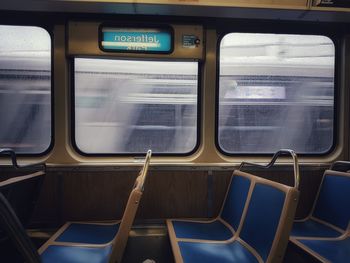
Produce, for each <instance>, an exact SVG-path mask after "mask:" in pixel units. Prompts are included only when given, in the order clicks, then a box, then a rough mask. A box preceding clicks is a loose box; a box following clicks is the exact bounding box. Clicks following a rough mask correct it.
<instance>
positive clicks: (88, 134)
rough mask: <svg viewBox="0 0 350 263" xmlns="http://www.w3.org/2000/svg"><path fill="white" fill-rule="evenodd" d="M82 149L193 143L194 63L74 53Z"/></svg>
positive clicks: (162, 149)
mask: <svg viewBox="0 0 350 263" xmlns="http://www.w3.org/2000/svg"><path fill="white" fill-rule="evenodd" d="M74 64H75V66H74V67H75V69H74V70H75V74H74V76H75V81H74V83H75V87H74V93H75V95H74V104H75V114H74V115H75V116H74V118H75V120H74V122H75V124H74V125H75V132H74V133H75V144H76V147H77V148H78V149H79V150H80V151H81V152H82V153H83V154H137V153H145V152H146V151H147V150H148V149H152V151H153V152H154V153H160V154H188V153H190V152H191V151H193V150H194V149H195V148H196V145H197V137H198V136H197V122H198V121H197V119H198V118H197V111H198V110H197V100H198V62H178V61H172V62H164V61H138V60H116V59H100V58H95V59H87V58H76V59H75V61H74Z"/></svg>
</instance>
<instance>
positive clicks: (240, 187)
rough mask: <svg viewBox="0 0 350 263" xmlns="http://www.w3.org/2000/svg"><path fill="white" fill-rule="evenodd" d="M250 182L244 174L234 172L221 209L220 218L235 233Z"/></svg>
mask: <svg viewBox="0 0 350 263" xmlns="http://www.w3.org/2000/svg"><path fill="white" fill-rule="evenodd" d="M250 185H251V180H250V178H249V176H247V174H246V173H243V172H240V171H237V170H236V171H234V172H233V174H232V177H231V182H230V184H229V186H228V189H227V193H226V197H225V201H224V203H223V206H222V209H221V218H222V219H224V220H225V221H226V222H227V223H229V224H230V225H231V226H232V228H233V229H234V230H235V231H237V229H238V226H239V223H240V221H241V218H242V214H243V209H244V206H245V203H246V200H247V197H248V192H249V188H250Z"/></svg>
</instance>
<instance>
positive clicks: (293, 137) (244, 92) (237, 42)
mask: <svg viewBox="0 0 350 263" xmlns="http://www.w3.org/2000/svg"><path fill="white" fill-rule="evenodd" d="M334 61H335V48H334V44H333V42H332V40H331V39H329V38H328V37H325V36H314V35H286V34H250V33H231V34H227V35H226V36H224V38H223V39H222V41H221V44H220V79H219V94H218V120H217V121H218V125H217V144H218V147H219V148H220V150H221V151H223V152H224V153H227V154H245V153H246V154H257V153H273V152H275V151H276V150H278V149H281V148H290V149H293V150H295V151H296V152H298V153H302V154H322V153H326V152H327V151H329V150H330V149H331V147H332V146H333V137H334V129H333V127H334Z"/></svg>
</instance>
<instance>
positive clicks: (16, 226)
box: [0, 193, 41, 263]
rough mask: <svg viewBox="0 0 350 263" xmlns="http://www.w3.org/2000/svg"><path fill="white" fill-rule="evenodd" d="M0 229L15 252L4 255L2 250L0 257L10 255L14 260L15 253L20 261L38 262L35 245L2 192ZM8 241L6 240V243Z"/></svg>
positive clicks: (0, 199)
mask: <svg viewBox="0 0 350 263" xmlns="http://www.w3.org/2000/svg"><path fill="white" fill-rule="evenodd" d="M0 230H2V231H3V233H5V234H6V236H7V237H8V239H9V240H11V241H12V242H11V243H12V244H13V245H14V247H15V252H16V253H15V254H13V255H4V252H3V251H2V253H1V258H2V259H4V257H5V258H6V257H11V260H10V259H9V260H10V261H11V262H16V259H15V258H12V257H18V255H17V253H19V254H20V255H21V257H22V258H21V260H20V262H23V261H25V262H31V263H40V262H41V261H40V256H39V254H38V252H37V250H36V249H35V246H34V245H33V243H32V242H31V240H30V238H29V237H28V235H27V233H26V231H25V229H24V228H23V226H22V224H21V222H20V221H19V219H18V217H17V216H16V214H15V212H14V211H13V209H12V208H11V205H10V204H9V203H8V201H7V200H6V198H5V197H4V196H3V194H1V193H0ZM8 243H9V242H7V245H9V244H8Z"/></svg>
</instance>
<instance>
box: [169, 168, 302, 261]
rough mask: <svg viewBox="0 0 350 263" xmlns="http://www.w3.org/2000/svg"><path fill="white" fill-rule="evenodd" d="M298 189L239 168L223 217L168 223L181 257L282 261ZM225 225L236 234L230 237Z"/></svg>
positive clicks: (177, 252) (176, 251)
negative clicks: (207, 221)
mask: <svg viewBox="0 0 350 263" xmlns="http://www.w3.org/2000/svg"><path fill="white" fill-rule="evenodd" d="M298 193H299V192H298V190H297V189H296V188H293V187H289V186H285V185H281V184H278V183H275V182H272V181H269V180H266V179H262V178H258V177H255V176H253V175H250V174H247V173H242V172H239V171H235V172H234V174H233V178H232V182H231V185H230V186H229V190H228V193H227V196H226V200H225V201H224V205H223V208H222V211H221V213H220V217H219V218H218V219H216V220H215V221H211V222H209V223H203V222H196V221H177V220H168V221H167V223H168V230H169V236H170V241H171V245H172V249H173V252H174V257H175V261H176V262H177V263H179V262H185V263H195V262H201V263H207V262H208V263H209V262H221V263H233V262H239V263H241V262H243V263H244V262H247V263H255V262H276V261H281V259H282V258H283V256H284V250H285V248H286V245H287V243H288V236H289V231H290V229H291V226H292V218H293V216H294V213H295V210H296V205H297V199H298ZM225 224H226V225H228V226H227V227H228V228H232V229H235V233H232V235H229V233H228V231H227V230H226V229H225V228H224V227H223V226H222V225H225ZM225 238H227V239H226V240H225Z"/></svg>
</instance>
